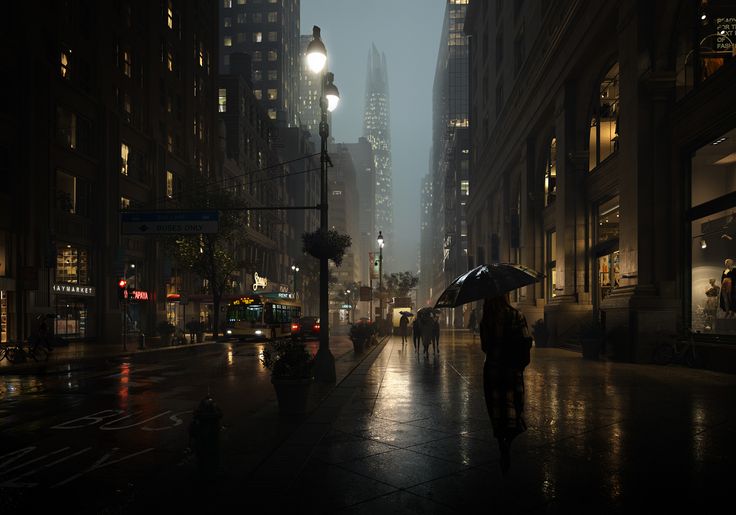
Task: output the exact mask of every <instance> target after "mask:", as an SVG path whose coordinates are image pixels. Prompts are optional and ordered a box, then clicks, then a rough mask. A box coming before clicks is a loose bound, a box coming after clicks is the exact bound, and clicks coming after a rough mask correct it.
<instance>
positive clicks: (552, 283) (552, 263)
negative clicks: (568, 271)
mask: <svg viewBox="0 0 736 515" xmlns="http://www.w3.org/2000/svg"><path fill="white" fill-rule="evenodd" d="M545 247H546V249H545V251H546V252H545V256H546V261H547V266H546V268H547V288H546V289H547V300H549V299H551V298H552V297H556V296H557V232H555V231H550V232H548V233H547V241H546V244H545Z"/></svg>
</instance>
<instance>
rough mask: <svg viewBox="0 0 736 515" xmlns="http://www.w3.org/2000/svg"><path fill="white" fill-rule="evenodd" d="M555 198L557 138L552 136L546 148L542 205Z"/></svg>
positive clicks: (551, 201)
mask: <svg viewBox="0 0 736 515" xmlns="http://www.w3.org/2000/svg"><path fill="white" fill-rule="evenodd" d="M556 198H557V138H555V137H554V136H553V137H552V141H550V143H549V148H548V149H547V164H546V165H545V167H544V207H547V206H549V205H550V204H552V203H553V202H554V201H555V199H556Z"/></svg>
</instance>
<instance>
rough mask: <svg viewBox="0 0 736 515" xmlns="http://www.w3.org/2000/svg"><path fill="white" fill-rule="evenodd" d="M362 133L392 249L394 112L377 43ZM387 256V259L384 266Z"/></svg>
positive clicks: (380, 224)
mask: <svg viewBox="0 0 736 515" xmlns="http://www.w3.org/2000/svg"><path fill="white" fill-rule="evenodd" d="M363 136H364V137H365V138H366V139H367V140H368V143H370V144H371V148H373V157H374V159H375V169H376V193H375V199H376V221H375V229H376V231H381V232H382V233H383V236H384V238H385V239H386V245H387V246H388V247H389V248H392V247H393V245H392V243H391V242H392V238H393V223H394V214H393V186H392V168H391V113H390V105H389V91H388V68H387V67H386V55H385V54H382V53H379V52H378V50H377V49H376V46H375V45H371V49H370V51H369V52H368V70H367V77H366V85H365V109H364V112H363ZM387 261H389V260H388V259H386V258H384V268H386V262H387Z"/></svg>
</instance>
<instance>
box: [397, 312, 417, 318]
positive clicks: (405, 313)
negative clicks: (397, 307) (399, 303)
mask: <svg viewBox="0 0 736 515" xmlns="http://www.w3.org/2000/svg"><path fill="white" fill-rule="evenodd" d="M399 315H406V316H408V317H413V316H414V313H412V312H411V311H399Z"/></svg>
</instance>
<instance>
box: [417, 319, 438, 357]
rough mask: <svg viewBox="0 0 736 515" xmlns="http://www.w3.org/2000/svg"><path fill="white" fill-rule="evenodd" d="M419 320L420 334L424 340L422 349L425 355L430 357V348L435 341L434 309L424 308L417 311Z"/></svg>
mask: <svg viewBox="0 0 736 515" xmlns="http://www.w3.org/2000/svg"><path fill="white" fill-rule="evenodd" d="M417 319H418V320H419V333H420V335H421V339H422V347H423V348H424V355H425V356H428V355H429V346H430V345H431V344H432V340H433V339H434V320H433V312H432V308H428V307H427V308H422V309H420V310H419V311H417Z"/></svg>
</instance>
